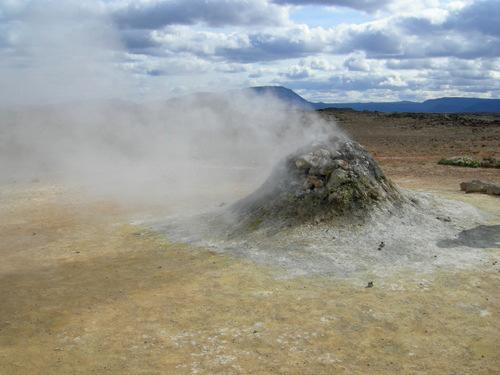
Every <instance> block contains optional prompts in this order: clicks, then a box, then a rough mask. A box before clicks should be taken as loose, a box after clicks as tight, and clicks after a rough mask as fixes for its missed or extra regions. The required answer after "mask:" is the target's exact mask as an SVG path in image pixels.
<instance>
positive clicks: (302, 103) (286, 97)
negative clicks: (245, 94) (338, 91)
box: [243, 86, 316, 109]
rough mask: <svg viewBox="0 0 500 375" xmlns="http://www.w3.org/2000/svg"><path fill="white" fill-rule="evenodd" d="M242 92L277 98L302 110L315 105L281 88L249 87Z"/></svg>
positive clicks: (313, 107)
mask: <svg viewBox="0 0 500 375" xmlns="http://www.w3.org/2000/svg"><path fill="white" fill-rule="evenodd" d="M243 91H249V92H251V93H253V94H256V95H270V96H273V97H275V98H278V99H280V100H282V101H284V102H286V103H287V104H290V105H293V106H295V107H299V108H302V109H315V108H316V107H315V104H316V103H311V102H308V101H307V100H305V99H304V98H303V97H302V96H300V95H299V94H297V93H296V92H295V91H293V90H290V89H288V88H286V87H283V86H257V87H249V88H248V89H244V90H243Z"/></svg>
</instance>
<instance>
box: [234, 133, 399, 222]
mask: <svg viewBox="0 0 500 375" xmlns="http://www.w3.org/2000/svg"><path fill="white" fill-rule="evenodd" d="M402 201H403V197H402V195H401V194H400V192H399V191H398V190H397V188H396V187H395V186H394V185H393V184H392V183H391V182H390V181H389V180H388V179H387V178H386V177H385V176H384V174H383V172H382V170H381V169H380V167H379V166H378V165H377V163H376V162H375V160H374V159H373V158H372V156H371V155H370V154H369V153H368V152H367V151H366V150H365V149H363V147H361V145H359V144H358V143H356V142H354V141H351V140H347V139H340V138H337V137H335V138H332V139H330V140H329V141H328V142H324V143H317V144H313V145H310V146H308V147H305V148H303V149H300V150H299V151H297V152H296V153H294V154H292V155H290V156H288V157H287V158H286V159H285V160H284V161H283V162H281V163H280V164H279V165H278V166H277V167H276V168H275V170H274V172H273V173H272V174H271V176H270V177H269V178H268V180H267V181H266V182H265V183H264V184H263V186H262V187H260V188H259V189H258V190H257V191H256V192H255V193H253V194H252V195H250V196H249V197H247V198H245V199H243V200H241V201H239V202H237V203H235V204H234V205H233V206H232V207H231V210H232V212H233V213H235V214H236V223H237V226H238V227H240V229H246V230H255V229H258V228H260V227H261V225H267V224H285V225H288V226H290V225H294V224H301V223H305V222H319V221H325V220H329V219H333V218H335V217H347V216H364V215H365V214H366V211H367V210H371V209H373V208H374V207H379V206H380V205H381V204H383V203H391V204H398V203H400V202H402Z"/></svg>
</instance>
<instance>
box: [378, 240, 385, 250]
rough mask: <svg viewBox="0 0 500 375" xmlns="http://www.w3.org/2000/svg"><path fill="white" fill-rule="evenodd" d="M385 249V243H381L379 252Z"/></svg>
mask: <svg viewBox="0 0 500 375" xmlns="http://www.w3.org/2000/svg"><path fill="white" fill-rule="evenodd" d="M384 247H385V243H384V241H382V242H380V244H379V245H378V250H379V251H380V250H382V249H383V248H384Z"/></svg>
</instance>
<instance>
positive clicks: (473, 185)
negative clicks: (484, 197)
mask: <svg viewBox="0 0 500 375" xmlns="http://www.w3.org/2000/svg"><path fill="white" fill-rule="evenodd" d="M460 190H462V191H465V192H466V193H484V194H490V195H500V186H497V185H494V184H491V183H488V182H483V181H480V180H472V181H469V182H462V183H461V184H460Z"/></svg>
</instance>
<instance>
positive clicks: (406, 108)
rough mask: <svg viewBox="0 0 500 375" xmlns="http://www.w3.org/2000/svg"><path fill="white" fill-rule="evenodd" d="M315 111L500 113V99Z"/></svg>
mask: <svg viewBox="0 0 500 375" xmlns="http://www.w3.org/2000/svg"><path fill="white" fill-rule="evenodd" d="M313 106H314V108H315V109H324V108H352V109H355V110H357V111H379V112H427V113H458V112H461V113H473V112H492V113H495V112H496V113H500V99H480V98H439V99H430V100H426V101H424V102H421V103H419V102H409V101H403V102H379V103H377V102H370V103H313Z"/></svg>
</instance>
